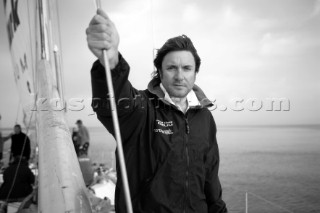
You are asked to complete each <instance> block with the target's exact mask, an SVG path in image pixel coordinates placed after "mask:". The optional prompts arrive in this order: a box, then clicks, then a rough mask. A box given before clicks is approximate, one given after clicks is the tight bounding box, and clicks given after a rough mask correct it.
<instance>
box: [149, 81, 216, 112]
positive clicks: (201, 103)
mask: <svg viewBox="0 0 320 213" xmlns="http://www.w3.org/2000/svg"><path fill="white" fill-rule="evenodd" d="M160 83H161V81H160V80H159V79H152V80H151V81H150V82H149V84H148V90H149V92H151V93H152V94H154V95H156V96H157V97H158V98H159V99H161V100H162V101H163V102H165V103H166V104H170V103H169V102H168V101H166V100H165V93H164V92H163V90H162V89H161V88H160ZM192 90H193V92H194V94H195V95H196V97H197V98H198V105H197V106H190V107H191V108H193V107H195V108H203V107H211V106H213V104H212V102H211V101H210V100H209V99H208V98H207V97H206V95H205V94H204V92H203V91H202V89H201V88H200V87H198V86H197V85H196V84H195V85H194V86H193V88H192Z"/></svg>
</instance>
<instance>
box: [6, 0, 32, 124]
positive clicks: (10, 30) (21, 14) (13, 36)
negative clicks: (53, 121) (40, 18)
mask: <svg viewBox="0 0 320 213" xmlns="http://www.w3.org/2000/svg"><path fill="white" fill-rule="evenodd" d="M3 4H4V10H5V16H6V28H7V35H8V42H9V48H10V52H11V58H12V64H13V68H14V78H15V82H16V85H17V89H18V93H19V100H20V104H21V108H22V112H23V117H24V120H23V121H24V124H25V125H26V126H27V125H30V124H31V125H32V127H34V124H35V122H34V117H33V120H32V119H30V117H31V115H32V108H33V106H34V100H35V97H34V96H35V87H34V80H33V79H34V70H35V46H36V41H35V39H33V38H35V26H36V25H35V14H36V3H35V1H9V0H3ZM30 121H31V122H30ZM29 123H30V124H29Z"/></svg>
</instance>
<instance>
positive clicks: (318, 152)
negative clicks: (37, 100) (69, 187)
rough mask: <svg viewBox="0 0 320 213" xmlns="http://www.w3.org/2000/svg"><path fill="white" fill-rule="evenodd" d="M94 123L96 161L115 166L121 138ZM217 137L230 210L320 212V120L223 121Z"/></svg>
mask: <svg viewBox="0 0 320 213" xmlns="http://www.w3.org/2000/svg"><path fill="white" fill-rule="evenodd" d="M88 129H89V132H90V138H91V143H90V149H89V156H90V158H91V161H92V163H93V164H99V165H100V164H101V165H102V166H105V167H107V168H111V167H113V168H114V167H115V154H114V151H115V147H116V143H115V140H114V139H113V137H112V136H111V135H110V134H109V133H108V132H107V130H105V129H104V127H89V128H88ZM10 131H11V130H10V129H2V135H3V136H5V135H6V134H8V133H9V132H10ZM217 141H218V145H219V150H220V170H219V177H220V182H221V186H222V190H223V191H222V197H223V200H224V201H225V202H226V204H227V208H228V210H229V213H320V125H301V126H299V125H294V126H221V127H219V126H218V131H217ZM9 146H10V142H9V141H8V142H6V143H5V145H4V152H5V151H6V150H7V149H8V147H9ZM5 157H6V156H4V158H5Z"/></svg>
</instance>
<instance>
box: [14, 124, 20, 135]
mask: <svg viewBox="0 0 320 213" xmlns="http://www.w3.org/2000/svg"><path fill="white" fill-rule="evenodd" d="M13 130H14V133H15V134H19V133H20V132H21V129H20V127H18V126H15V127H14V129H13Z"/></svg>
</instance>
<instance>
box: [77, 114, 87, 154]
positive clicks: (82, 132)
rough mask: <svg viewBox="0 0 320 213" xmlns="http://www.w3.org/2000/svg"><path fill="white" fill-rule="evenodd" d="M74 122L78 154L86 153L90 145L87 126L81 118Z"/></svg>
mask: <svg viewBox="0 0 320 213" xmlns="http://www.w3.org/2000/svg"><path fill="white" fill-rule="evenodd" d="M76 124H77V125H78V134H77V141H78V146H79V148H78V152H79V153H77V154H78V156H80V155H85V156H87V155H88V150H89V145H90V135H89V131H88V129H87V127H85V126H84V125H83V123H82V121H81V120H77V122H76ZM76 150H77V149H76Z"/></svg>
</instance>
